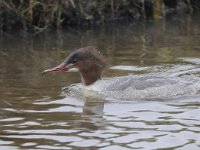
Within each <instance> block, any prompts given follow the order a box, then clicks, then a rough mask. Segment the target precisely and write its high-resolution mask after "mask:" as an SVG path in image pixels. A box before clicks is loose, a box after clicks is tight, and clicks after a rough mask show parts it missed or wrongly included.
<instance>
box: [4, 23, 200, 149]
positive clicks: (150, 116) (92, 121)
mask: <svg viewBox="0 0 200 150" xmlns="http://www.w3.org/2000/svg"><path fill="white" fill-rule="evenodd" d="M0 36H1V38H0V63H1V65H0V70H1V73H0V83H1V86H0V92H1V95H0V113H1V116H0V149H2V150H4V149H11V150H12V149H52V150H56V149H59V150H61V149H64V150H66V149H84V148H85V149H102V150H107V149H123V150H124V149H125V150H126V149H161V148H166V149H170V148H171V149H199V148H200V140H199V139H200V135H199V132H200V126H199V124H200V117H199V115H198V114H199V113H200V109H199V108H200V102H199V99H200V97H199V96H198V95H195V96H185V97H181V98H179V99H176V100H174V99H169V100H168V101H158V100H154V101H144V100H141V101H140V100H137V101H132V102H131V101H129V102H127V101H119V100H118V101H114V100H113V101H105V100H94V101H92V100H88V99H87V98H84V97H82V96H76V95H73V94H71V93H70V91H68V89H67V88H66V87H67V86H70V85H72V84H73V83H79V82H80V79H79V78H80V77H79V75H78V74H76V73H68V74H57V75H50V76H45V77H44V76H42V75H41V74H40V72H41V71H42V70H44V69H46V68H49V67H52V66H55V65H57V64H59V63H60V62H61V61H62V60H63V59H64V58H65V57H66V56H67V55H68V54H69V53H70V51H71V50H72V49H76V48H79V47H83V46H86V45H97V46H98V47H101V48H102V50H103V53H104V54H105V55H106V56H107V60H108V62H109V63H110V65H111V66H115V67H113V68H114V69H110V70H107V71H106V72H105V76H106V77H113V76H121V75H128V74H130V73H134V74H138V75H143V74H147V73H149V72H151V73H158V72H161V73H166V74H169V75H172V76H173V75H176V76H184V77H186V78H191V79H194V81H195V80H200V79H199V76H200V74H199V64H200V59H199V57H200V53H199V50H200V44H199V38H200V25H199V22H198V21H196V20H195V19H194V20H191V21H190V20H185V21H182V22H180V21H177V20H175V21H173V22H163V21H161V22H156V23H151V22H149V23H146V24H144V23H141V22H139V23H135V24H131V25H117V26H112V27H102V28H100V27H99V28H95V29H91V30H87V31H85V30H84V31H82V30H77V31H73V30H71V31H62V32H60V31H58V32H57V33H45V34H44V35H38V36H35V37H31V36H29V35H26V34H24V33H17V34H8V33H7V34H6V33H2V34H1V35H0ZM64 89H65V90H64ZM64 91H65V92H64Z"/></svg>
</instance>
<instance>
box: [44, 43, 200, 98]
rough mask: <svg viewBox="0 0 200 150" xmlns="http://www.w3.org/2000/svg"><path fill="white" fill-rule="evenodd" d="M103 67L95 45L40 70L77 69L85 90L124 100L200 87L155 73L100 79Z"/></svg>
mask: <svg viewBox="0 0 200 150" xmlns="http://www.w3.org/2000/svg"><path fill="white" fill-rule="evenodd" d="M105 68H106V62H105V59H104V57H103V56H102V54H101V53H100V52H99V51H98V50H97V49H96V48H95V47H93V46H88V47H84V48H80V49H78V50H76V51H74V52H72V53H71V54H70V55H69V56H68V57H67V59H66V60H64V62H62V63H61V64H60V65H58V66H57V67H54V68H51V69H47V70H45V71H43V72H42V73H43V74H46V73H51V72H65V71H70V70H72V69H77V70H78V71H79V72H80V75H81V79H82V83H83V85H85V89H88V90H89V91H93V92H95V93H97V94H100V95H102V96H105V97H110V98H117V99H126V100H132V99H161V98H169V97H176V96H180V95H188V94H189V95H191V94H196V93H197V92H198V91H199V90H200V83H194V82H192V81H188V80H184V79H182V78H178V77H177V78H174V79H173V78H171V77H166V76H162V75H156V74H153V75H151V74H147V75H143V76H133V75H129V76H124V77H116V78H107V79H103V80H100V79H101V76H102V72H103V71H104V69H105Z"/></svg>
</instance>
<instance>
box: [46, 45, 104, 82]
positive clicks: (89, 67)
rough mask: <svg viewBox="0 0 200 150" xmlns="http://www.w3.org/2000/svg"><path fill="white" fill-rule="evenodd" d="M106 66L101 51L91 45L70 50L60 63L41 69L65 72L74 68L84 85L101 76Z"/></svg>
mask: <svg viewBox="0 0 200 150" xmlns="http://www.w3.org/2000/svg"><path fill="white" fill-rule="evenodd" d="M105 67H106V63H105V60H104V58H103V56H102V55H101V53H100V52H99V51H98V50H97V49H96V48H95V47H93V46H88V47H84V48H80V49H78V50H76V51H74V52H72V53H71V54H70V55H69V56H68V57H67V59H65V60H64V61H63V62H62V63H61V64H60V65H58V66H57V67H54V68H52V69H47V70H45V71H43V72H42V73H43V74H46V73H51V72H65V71H70V70H72V69H74V68H76V69H77V70H78V71H79V72H80V74H81V78H82V82H83V84H84V85H90V84H92V83H94V82H95V81H96V80H98V79H100V78H101V75H102V72H103V70H104V69H105Z"/></svg>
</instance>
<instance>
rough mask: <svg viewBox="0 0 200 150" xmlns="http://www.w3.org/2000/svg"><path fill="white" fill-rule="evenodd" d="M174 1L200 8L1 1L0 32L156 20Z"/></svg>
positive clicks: (91, 0)
mask: <svg viewBox="0 0 200 150" xmlns="http://www.w3.org/2000/svg"><path fill="white" fill-rule="evenodd" d="M175 1H176V2H177V3H179V2H182V3H184V4H185V5H186V6H187V7H188V8H189V10H190V13H191V12H193V10H197V9H198V8H199V7H200V1H199V0H163V1H162V0H159V1H158V0H102V1H99V0H1V1H0V30H1V31H3V30H10V29H23V30H26V31H28V30H29V31H35V30H44V29H47V28H49V27H52V28H58V27H62V26H79V25H95V24H103V23H107V22H112V21H116V20H127V21H131V20H134V19H136V18H141V17H142V18H159V17H160V16H163V13H164V9H165V8H167V7H172V8H173V7H174V6H170V4H173V5H176V6H175V7H174V8H177V7H178V4H177V3H176V4H175V3H174V2H175ZM167 3H169V4H167ZM163 6H165V7H163Z"/></svg>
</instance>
